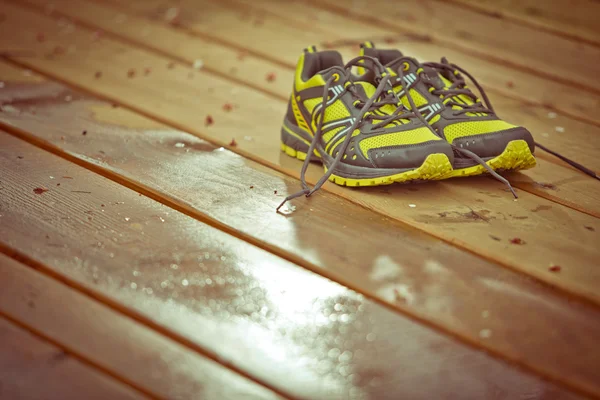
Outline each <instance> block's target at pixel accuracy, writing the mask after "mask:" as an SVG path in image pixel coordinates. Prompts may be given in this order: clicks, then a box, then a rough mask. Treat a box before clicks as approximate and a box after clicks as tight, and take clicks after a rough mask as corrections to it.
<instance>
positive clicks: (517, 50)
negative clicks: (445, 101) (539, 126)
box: [308, 0, 600, 93]
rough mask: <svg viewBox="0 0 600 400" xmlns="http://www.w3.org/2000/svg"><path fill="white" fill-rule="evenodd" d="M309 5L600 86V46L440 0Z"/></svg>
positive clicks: (586, 86)
mask: <svg viewBox="0 0 600 400" xmlns="http://www.w3.org/2000/svg"><path fill="white" fill-rule="evenodd" d="M308 2H309V3H310V4H312V5H314V6H319V7H322V6H324V5H326V6H325V8H326V9H328V10H330V11H335V12H338V13H341V14H343V15H347V16H351V17H353V18H357V19H361V20H363V21H365V20H368V21H372V22H373V23H376V24H379V26H380V27H385V28H389V29H392V30H399V31H401V30H403V29H407V28H409V29H411V30H418V31H419V32H420V33H425V34H428V35H431V37H432V38H434V39H435V40H436V41H437V42H438V43H440V44H444V45H445V46H448V47H450V48H455V49H459V50H462V51H465V52H468V53H471V54H474V55H477V56H479V57H481V58H485V59H488V60H490V61H494V62H497V63H501V64H504V65H508V66H511V67H514V68H519V69H521V70H524V71H530V72H532V73H536V74H539V75H541V76H545V77H547V78H550V79H554V80H556V81H559V82H564V83H571V84H573V85H577V86H578V87H579V88H580V89H581V90H583V91H590V92H594V93H600V83H598V82H596V81H595V79H594V76H596V74H597V68H596V66H595V63H594V60H597V59H598V58H600V48H599V47H596V46H592V45H589V44H587V43H576V42H573V41H571V40H569V39H567V38H564V37H560V36H556V35H552V34H549V33H547V32H543V31H541V30H539V29H536V28H532V27H529V26H523V25H520V24H516V23H514V22H511V21H508V20H504V19H498V18H494V17H492V16H486V15H482V14H481V13H478V12H475V11H473V10H469V9H466V8H460V7H456V6H455V5H452V4H448V3H445V2H443V1H433V2H418V1H416V0H404V1H403V2H402V3H398V4H397V5H396V7H394V8H393V9H390V7H389V5H388V4H389V3H387V2H386V1H385V0H373V1H370V2H368V3H353V4H352V5H351V6H350V7H347V6H340V5H339V3H337V2H335V1H334V0H326V1H325V2H318V1H313V0H308Z"/></svg>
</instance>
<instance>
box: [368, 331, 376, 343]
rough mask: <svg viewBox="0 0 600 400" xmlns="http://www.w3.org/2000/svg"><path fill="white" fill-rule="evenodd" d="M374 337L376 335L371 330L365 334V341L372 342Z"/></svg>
mask: <svg viewBox="0 0 600 400" xmlns="http://www.w3.org/2000/svg"><path fill="white" fill-rule="evenodd" d="M376 338H377V335H376V334H375V333H373V332H371V333H369V334H368V335H367V342H374V341H375V339H376Z"/></svg>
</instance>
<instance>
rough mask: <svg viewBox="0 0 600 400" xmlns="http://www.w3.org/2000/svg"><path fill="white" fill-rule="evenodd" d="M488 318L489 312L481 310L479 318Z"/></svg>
mask: <svg viewBox="0 0 600 400" xmlns="http://www.w3.org/2000/svg"><path fill="white" fill-rule="evenodd" d="M489 316H490V312H489V311H488V310H483V311H482V312H481V318H488V317H489Z"/></svg>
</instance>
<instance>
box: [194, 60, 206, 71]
mask: <svg viewBox="0 0 600 400" xmlns="http://www.w3.org/2000/svg"><path fill="white" fill-rule="evenodd" d="M202 67H204V61H202V60H200V59H198V60H195V61H194V69H202Z"/></svg>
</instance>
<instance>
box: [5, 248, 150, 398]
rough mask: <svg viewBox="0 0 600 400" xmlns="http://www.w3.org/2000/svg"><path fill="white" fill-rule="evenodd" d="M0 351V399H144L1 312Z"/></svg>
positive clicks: (131, 389)
mask: <svg viewBox="0 0 600 400" xmlns="http://www.w3.org/2000/svg"><path fill="white" fill-rule="evenodd" d="M4 258H5V256H3V255H2V254H0V263H5V262H6V260H4ZM0 354H1V355H2V356H1V357H0V398H2V399H14V400H17V399H18V400H20V399H48V400H54V399H56V400H58V399H61V400H62V399H64V400H71V399H72V400H78V399H83V398H86V399H90V400H103V399H115V400H132V399H148V397H146V396H144V395H143V394H142V393H139V392H137V391H135V390H134V389H133V388H131V387H128V386H126V385H124V384H122V383H121V382H119V381H117V380H115V379H113V378H111V377H110V376H107V375H105V374H103V373H102V372H100V371H97V370H94V369H93V368H91V367H89V366H88V365H86V364H84V363H82V362H80V361H79V360H77V359H75V358H73V357H72V356H71V355H70V354H69V353H68V352H66V351H65V350H64V349H62V348H60V347H57V346H54V345H53V344H51V343H49V342H46V341H44V340H42V339H40V338H39V337H37V336H36V335H34V334H32V333H30V332H28V331H27V330H24V329H22V328H21V327H19V326H18V325H15V324H14V323H12V322H11V321H9V320H7V319H5V318H2V317H1V316H0Z"/></svg>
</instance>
